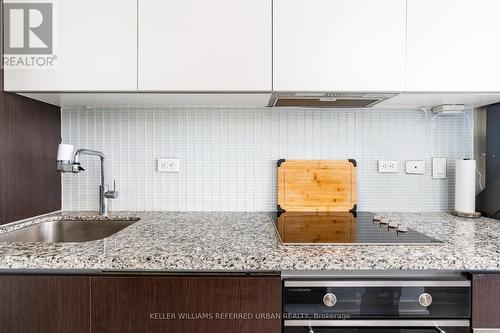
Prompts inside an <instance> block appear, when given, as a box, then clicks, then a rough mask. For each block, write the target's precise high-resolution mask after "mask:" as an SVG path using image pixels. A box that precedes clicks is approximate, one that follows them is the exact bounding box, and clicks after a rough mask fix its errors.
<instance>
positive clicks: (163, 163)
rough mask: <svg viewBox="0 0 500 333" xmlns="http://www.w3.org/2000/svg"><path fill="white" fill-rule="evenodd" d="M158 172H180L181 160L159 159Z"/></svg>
mask: <svg viewBox="0 0 500 333" xmlns="http://www.w3.org/2000/svg"><path fill="white" fill-rule="evenodd" d="M158 172H179V160H178V159H176V158H159V159H158Z"/></svg>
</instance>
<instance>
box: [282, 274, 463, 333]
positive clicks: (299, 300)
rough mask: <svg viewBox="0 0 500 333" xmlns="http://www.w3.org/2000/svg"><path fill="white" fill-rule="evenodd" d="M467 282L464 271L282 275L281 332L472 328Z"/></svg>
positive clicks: (407, 332) (453, 332)
mask: <svg viewBox="0 0 500 333" xmlns="http://www.w3.org/2000/svg"><path fill="white" fill-rule="evenodd" d="M470 288H471V287H470V281H469V280H467V279H466V278H465V277H462V276H455V277H453V278H448V279H442V278H440V279H425V278H419V279H413V280H412V279H408V278H406V279H397V278H389V279H378V278H376V279H345V278H341V279H328V280H324V279H312V280H300V279H292V280H285V281H284V291H283V318H284V322H283V324H284V332H285V333H302V332H305V333H396V332H398V333H431V332H433V333H436V332H439V333H444V332H446V333H462V332H463V333H465V332H470V297H471V291H470Z"/></svg>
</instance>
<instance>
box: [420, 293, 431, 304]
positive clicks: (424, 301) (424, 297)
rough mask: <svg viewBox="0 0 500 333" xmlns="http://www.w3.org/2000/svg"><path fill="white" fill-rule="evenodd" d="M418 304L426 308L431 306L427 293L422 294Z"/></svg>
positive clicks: (429, 296)
mask: <svg viewBox="0 0 500 333" xmlns="http://www.w3.org/2000/svg"><path fill="white" fill-rule="evenodd" d="M418 303H419V304H420V305H422V306H423V307H428V306H429V305H431V304H432V296H431V295H429V294H428V293H423V294H422V295H420V296H419V297H418Z"/></svg>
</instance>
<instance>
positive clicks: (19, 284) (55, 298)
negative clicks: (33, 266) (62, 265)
mask: <svg viewBox="0 0 500 333" xmlns="http://www.w3.org/2000/svg"><path fill="white" fill-rule="evenodd" d="M89 329H90V279H89V278H87V277H62V276H61V277H59V276H10V275H9V276H0V332H2V333H4V332H5V333H7V332H8V333H32V332H36V333H68V332H71V333H79V332H82V333H83V332H85V333H88V332H89Z"/></svg>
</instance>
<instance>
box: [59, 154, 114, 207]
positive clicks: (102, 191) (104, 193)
mask: <svg viewBox="0 0 500 333" xmlns="http://www.w3.org/2000/svg"><path fill="white" fill-rule="evenodd" d="M81 155H91V156H97V157H99V159H100V161H101V184H100V185H99V215H102V216H107V215H108V210H109V209H108V199H116V198H118V191H116V183H114V182H113V183H114V187H113V190H112V191H108V185H107V184H106V177H105V173H104V170H105V169H104V159H105V156H104V153H102V152H100V151H97V150H91V149H78V150H77V151H76V153H75V155H74V158H73V162H72V163H71V171H70V172H73V173H79V172H81V171H84V169H83V168H82V167H81V165H80V156H81ZM67 165H68V164H58V170H59V171H62V172H68V171H69V170H68V168H67Z"/></svg>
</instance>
